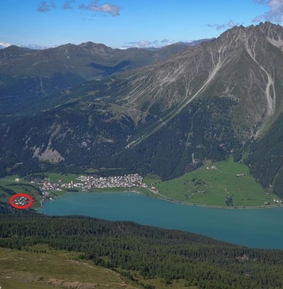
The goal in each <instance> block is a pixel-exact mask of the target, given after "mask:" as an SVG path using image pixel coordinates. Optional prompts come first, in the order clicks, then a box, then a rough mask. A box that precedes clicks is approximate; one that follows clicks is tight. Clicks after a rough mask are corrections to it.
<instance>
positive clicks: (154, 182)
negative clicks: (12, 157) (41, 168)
mask: <svg viewBox="0 0 283 289" xmlns="http://www.w3.org/2000/svg"><path fill="white" fill-rule="evenodd" d="M73 191H80V192H101V193H103V192H115V191H116V192H123V191H128V192H131V191H132V192H138V193H141V194H145V195H148V196H150V197H154V198H161V199H164V200H167V201H170V202H177V203H183V204H188V205H193V206H207V207H217V208H230V209H244V208H253V209H256V208H261V209H262V208H273V207H278V206H281V205H283V204H282V199H281V198H278V196H276V195H275V194H273V193H272V191H271V188H270V190H264V189H263V188H262V187H261V186H260V185H258V184H257V183H256V182H255V180H254V179H253V177H252V176H251V174H250V172H249V169H248V167H247V166H245V165H244V164H240V163H235V162H234V161H233V159H232V158H230V159H228V160H226V161H222V162H216V163H212V162H211V161H207V162H206V164H205V165H204V166H203V167H200V168H199V169H197V170H195V171H193V172H190V173H186V174H185V175H183V176H182V177H178V178H175V179H172V180H169V181H162V180H161V179H160V178H159V177H158V176H154V175H153V176H151V175H148V176H146V177H145V178H142V177H141V176H139V175H138V174H132V175H124V176H115V175H114V176H109V177H99V176H93V175H71V174H65V175H64V174H54V173H50V174H40V173H39V174H33V175H28V176H26V177H24V178H23V179H20V178H18V176H16V175H14V176H10V177H5V178H2V179H0V201H1V200H2V201H6V202H8V200H9V196H11V195H13V194H16V193H20V192H24V193H27V194H30V195H31V196H32V197H33V199H34V201H35V203H34V204H33V208H37V207H40V206H43V205H44V200H45V199H46V200H49V199H54V198H56V197H58V196H62V195H64V194H65V193H66V192H73Z"/></svg>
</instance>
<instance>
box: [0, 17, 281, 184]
mask: <svg viewBox="0 0 283 289" xmlns="http://www.w3.org/2000/svg"><path fill="white" fill-rule="evenodd" d="M282 40H283V28H282V27H281V26H278V25H274V24H271V23H268V22H266V23H261V24H259V25H257V26H253V25H252V26H249V27H246V28H245V27H243V26H240V27H234V28H232V29H229V30H227V31H225V32H224V33H222V34H221V35H220V36H219V37H218V38H217V39H213V40H209V41H205V42H202V43H200V44H199V45H197V46H192V47H189V48H186V49H185V50H184V51H179V52H178V53H173V54H172V55H171V56H170V57H168V55H167V54H166V53H165V54H162V55H163V56H162V55H161V56H160V55H159V56H158V57H159V59H161V58H162V57H164V59H163V60H162V61H161V60H160V61H158V62H156V63H150V64H149V65H142V67H139V68H135V69H131V70H130V71H124V72H123V73H117V74H116V73H115V74H111V76H110V77H105V78H102V79H100V80H93V79H92V80H89V81H86V80H85V79H81V80H80V79H77V78H75V80H76V81H77V82H76V81H73V84H70V83H69V84H68V85H67V84H66V85H65V86H64V85H62V84H64V82H63V79H65V80H64V81H66V80H68V81H70V80H71V79H72V77H74V76H72V75H69V76H67V75H65V78H60V77H59V75H58V76H57V77H56V78H55V79H56V80H60V79H62V80H60V81H59V82H58V83H59V84H60V85H61V86H60V87H58V89H57V90H56V89H55V90H54V86H53V84H54V83H55V82H54V81H55V80H54V81H53V82H51V83H50V84H49V85H50V89H52V88H53V91H52V90H50V91H49V92H48V93H46V94H45V95H41V96H40V97H34V98H31V96H30V95H29V96H28V97H29V98H30V99H31V100H30V103H29V106H28V107H26V108H25V109H23V106H22V105H19V106H18V107H19V108H21V111H20V110H14V111H13V110H11V111H10V115H9V116H8V115H7V111H5V110H2V112H1V114H0V116H1V119H2V120H3V121H2V128H1V129H2V130H1V133H2V135H3V138H2V140H1V146H2V148H1V152H0V156H1V161H2V174H5V173H7V172H14V173H15V172H21V170H23V167H25V169H24V171H25V172H26V173H27V172H31V171H32V170H39V171H41V170H52V169H57V170H58V169H59V170H74V169H77V170H87V169H88V168H93V169H95V170H98V171H101V172H102V171H103V172H104V173H107V172H108V173H110V172H111V171H112V172H113V170H117V171H119V172H138V173H140V174H141V175H146V174H149V173H155V174H157V175H159V176H160V177H161V178H162V179H164V180H165V179H170V178H174V177H177V176H180V175H182V174H184V173H185V172H187V171H190V170H193V169H196V168H197V167H199V166H201V165H202V164H203V163H204V162H205V161H206V160H207V159H208V160H212V161H220V160H223V159H225V158H227V157H230V156H231V155H232V156H234V157H235V158H236V159H237V160H241V159H243V157H242V156H243V155H249V156H250V157H252V155H254V156H256V155H257V151H258V150H259V148H258V147H257V146H253V145H251V144H253V143H259V142H258V141H259V140H260V139H263V138H265V137H267V136H268V135H269V134H270V133H271V134H274V130H270V128H271V127H274V126H277V120H278V119H279V117H280V115H281V114H282V109H283V97H282V95H283V82H282V79H283V63H282V62H283V48H282V47H283V45H282V43H283V42H282ZM93 47H95V49H96V48H97V49H98V52H95V55H98V54H99V55H100V56H99V57H100V59H102V58H103V57H104V56H105V55H106V56H105V57H108V58H109V59H108V61H112V60H111V55H110V54H109V53H107V51H108V49H109V48H107V47H106V46H104V45H102V44H100V45H97V44H92V43H83V44H81V47H79V48H78V47H77V46H73V45H69V44H68V45H65V46H62V47H59V48H57V49H55V48H54V49H49V50H48V51H43V52H40V55H45V54H47V56H48V54H50V53H51V55H53V54H52V53H53V52H54V51H55V52H57V53H58V55H57V57H61V58H62V57H63V58H64V59H65V60H64V61H70V63H69V62H68V63H69V64H68V65H69V66H70V65H73V67H74V68H75V67H76V65H75V62H72V60H71V58H72V55H73V54H72V53H73V52H72V51H73V50H74V51H77V49H79V51H82V50H83V51H88V52H87V53H86V54H82V55H81V57H83V58H86V57H88V56H87V55H90V54H91V53H92V52H94V50H95V49H94V48H93ZM110 51H111V53H112V52H113V51H112V50H110ZM131 51H134V52H136V51H138V52H140V53H146V54H147V53H152V52H148V51H145V50H139V49H130V50H129V51H128V52H131ZM116 52H117V51H116ZM116 52H113V53H114V54H115V53H116ZM118 53H124V52H122V51H118ZM157 53H160V52H159V51H158V52H157ZM114 54H113V55H114ZM36 55H38V54H36ZM151 55H153V54H151ZM67 56H70V59H68V58H67ZM29 57H31V56H29ZM113 57H114V58H115V55H114V56H113ZM139 57H140V56H139ZM61 58H60V59H61ZM12 62H15V63H16V62H17V59H14V60H12ZM32 63H36V61H35V59H33V62H32ZM113 63H114V62H112V64H113ZM7 65H8V64H7V63H6V64H4V66H2V69H3V67H6V66H7ZM95 65H96V68H97V65H98V62H96V63H95ZM101 65H102V64H101ZM103 65H104V66H105V64H103ZM113 67H115V66H112V69H113ZM10 69H12V68H10ZM64 69H66V71H68V73H70V70H68V68H64ZM2 71H3V70H2ZM24 71H27V70H26V69H25V70H23V71H22V73H24ZM0 72H1V65H0ZM0 76H1V73H0ZM2 77H3V76H2ZM48 79H49V80H50V79H51V78H48ZM5 81H6V80H5V78H4V81H3V80H2V83H5V84H7V83H8V82H7V81H6V82H5ZM59 84H58V85H59ZM3 87H4V86H3V85H2V88H3ZM25 87H26V86H25ZM33 87H34V86H32V85H31V89H33ZM45 87H46V85H45ZM0 88H1V85H0ZM29 91H31V90H29ZM4 92H5V91H4ZM27 95H28V93H27ZM13 96H14V94H13V93H11V97H13ZM9 97H10V96H9V94H7V93H6V94H4V97H2V100H3V103H7V100H9V99H10V98H9ZM29 98H18V99H19V100H22V101H25V103H26V102H27V101H28V99H29ZM13 105H14V104H13ZM15 111H16V112H17V114H16V113H15ZM28 112H32V113H33V115H29V113H28ZM5 113H6V114H5ZM24 114H25V115H24ZM21 117H25V121H24V122H25V123H23V120H21ZM20 128H21V129H20ZM15 132H16V134H15ZM269 137H272V136H269ZM12 140H13V142H14V143H13V144H11V142H12ZM253 147H255V149H253ZM273 149H274V150H275V151H274V152H273V151H272V152H271V153H272V154H275V155H276V156H277V157H276V158H278V157H280V152H279V151H278V149H277V148H276V146H275V145H274V146H273V147H272V150H273ZM243 161H245V160H244V159H243ZM260 161H261V160H258V159H256V160H254V159H252V161H251V159H248V164H249V165H250V168H251V170H252V171H253V173H254V174H256V172H257V169H256V168H261V170H262V167H264V164H263V163H262V164H261V165H259V162H260ZM262 161H263V160H262ZM265 161H266V160H264V162H265ZM274 161H275V160H274V159H273V160H272V162H274ZM19 163H20V164H21V165H16V164H19ZM276 167H277V168H278V169H279V170H280V168H281V167H283V164H277V165H276ZM272 171H273V173H272V175H269V176H268V181H267V180H265V181H263V182H262V184H263V186H264V187H266V186H267V185H266V184H267V183H268V184H270V185H272V184H274V182H275V180H276V179H277V172H278V170H272ZM261 177H262V179H263V180H264V178H265V176H264V175H263V176H261ZM277 183H278V182H277Z"/></svg>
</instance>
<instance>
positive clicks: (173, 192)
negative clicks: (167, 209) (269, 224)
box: [145, 158, 278, 207]
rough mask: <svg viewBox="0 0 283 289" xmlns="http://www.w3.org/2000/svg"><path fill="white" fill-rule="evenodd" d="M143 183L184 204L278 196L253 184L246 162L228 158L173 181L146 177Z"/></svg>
mask: <svg viewBox="0 0 283 289" xmlns="http://www.w3.org/2000/svg"><path fill="white" fill-rule="evenodd" d="M237 175H238V176H237ZM145 182H147V183H148V184H149V185H152V186H154V187H155V188H156V189H157V190H158V191H159V193H160V194H162V195H164V196H166V197H167V198H170V199H172V200H176V201H181V202H185V203H194V204H205V205H210V206H228V205H232V206H234V207H235V206H241V207H243V206H264V202H269V203H270V204H273V199H274V198H276V199H278V197H276V196H275V195H273V194H270V193H268V192H266V191H264V189H263V188H262V187H261V186H260V185H259V184H258V183H256V181H255V180H254V179H253V177H252V176H251V175H250V173H249V169H248V167H247V166H246V165H244V164H242V163H235V162H234V161H233V159H232V158H230V159H228V160H226V161H222V162H217V163H214V164H212V163H210V162H208V163H207V164H205V165H204V166H203V167H201V168H199V169H197V170H195V171H193V172H190V173H187V174H185V175H183V176H181V177H179V178H176V179H173V180H169V181H165V182H161V181H160V180H159V179H158V178H155V179H154V178H153V177H152V176H150V177H149V178H148V179H146V180H145Z"/></svg>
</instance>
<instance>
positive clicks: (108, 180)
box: [40, 174, 147, 197]
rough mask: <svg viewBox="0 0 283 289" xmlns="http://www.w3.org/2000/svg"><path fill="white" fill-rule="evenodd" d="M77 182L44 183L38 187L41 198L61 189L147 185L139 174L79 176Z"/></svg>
mask: <svg viewBox="0 0 283 289" xmlns="http://www.w3.org/2000/svg"><path fill="white" fill-rule="evenodd" d="M77 180H78V182H73V181H70V182H69V183H63V182H62V180H59V181H58V182H57V183H51V182H48V181H44V182H43V183H42V184H41V186H40V190H41V193H42V196H44V197H47V196H48V194H49V191H62V190H63V189H80V190H82V191H88V190H90V189H92V188H131V187H144V188H146V187H147V185H146V184H145V183H143V182H142V177H141V176H140V175H139V174H128V175H123V176H111V177H99V176H80V177H78V178H77Z"/></svg>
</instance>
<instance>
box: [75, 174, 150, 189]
mask: <svg viewBox="0 0 283 289" xmlns="http://www.w3.org/2000/svg"><path fill="white" fill-rule="evenodd" d="M78 179H79V180H80V181H82V182H83V189H84V190H90V189H91V188H101V189H102V188H131V187H147V185H146V184H144V183H143V182H142V177H141V176H140V175H139V174H128V175H123V176H110V177H97V176H80V177H79V178H78Z"/></svg>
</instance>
